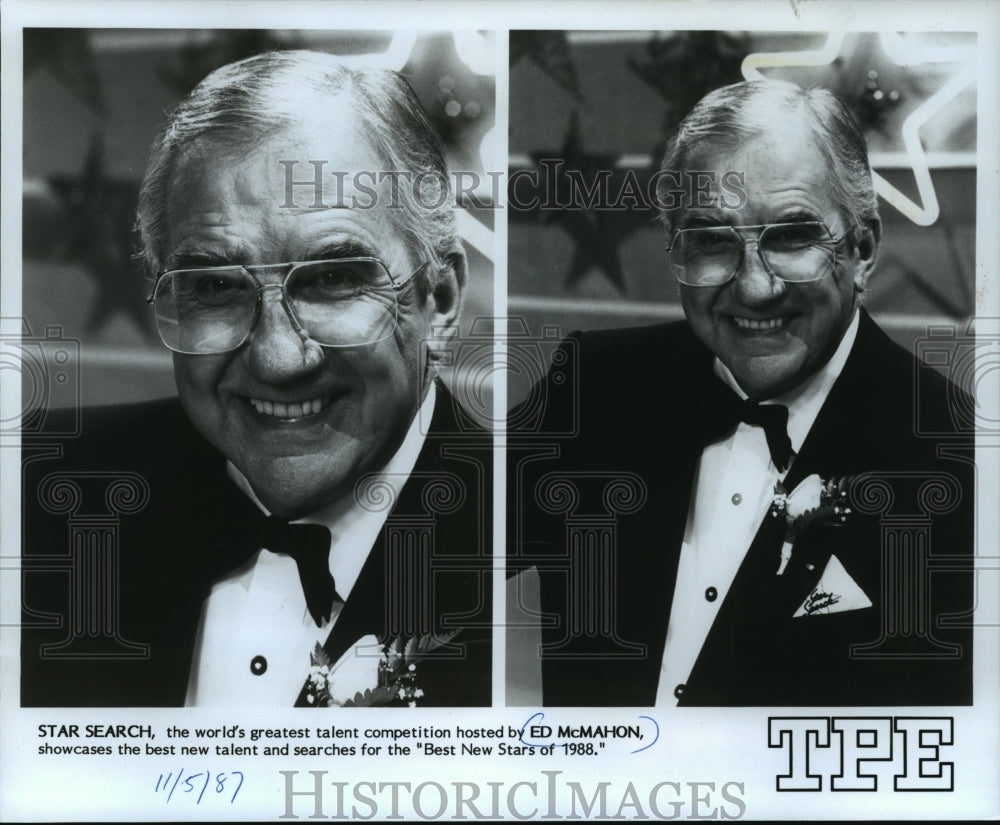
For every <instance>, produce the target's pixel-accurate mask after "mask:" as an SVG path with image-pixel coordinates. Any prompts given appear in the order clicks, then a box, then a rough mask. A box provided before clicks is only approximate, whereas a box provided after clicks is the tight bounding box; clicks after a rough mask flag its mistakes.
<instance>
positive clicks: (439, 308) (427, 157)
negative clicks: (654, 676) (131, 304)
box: [22, 52, 492, 707]
mask: <svg viewBox="0 0 1000 825" xmlns="http://www.w3.org/2000/svg"><path fill="white" fill-rule="evenodd" d="M303 170H309V172H308V173H306V172H304V171H303ZM314 171H315V172H316V175H313V174H312V173H313V172H314ZM320 173H322V174H320ZM400 181H402V183H400ZM413 181H419V182H420V185H414V184H413ZM390 186H391V187H392V188H390ZM453 210H454V200H453V198H452V197H451V196H450V192H449V190H448V180H447V169H446V167H445V162H444V157H443V152H442V149H441V147H440V145H439V143H438V140H437V138H436V136H435V135H434V133H433V131H432V130H431V128H430V126H429V124H428V122H427V119H426V116H425V115H424V113H423V111H422V110H421V108H420V105H419V102H418V101H417V99H416V97H415V95H414V94H413V92H412V90H411V89H410V87H409V86H408V84H407V83H406V81H405V80H404V79H402V78H401V77H400V76H399V75H397V74H395V73H393V72H386V71H379V70H352V69H348V68H346V67H345V66H343V65H342V64H340V63H339V62H338V61H337V60H336V59H335V58H333V57H332V56H330V55H325V54H319V53H314V52H285V53H282V52H278V53H271V54H265V55H259V56H257V57H253V58H249V59H247V60H244V61H241V62H238V63H234V64H231V65H229V66H225V67H223V68H221V69H219V70H217V71H215V72H213V73H212V74H211V75H209V76H208V77H207V78H206V79H205V80H204V81H203V82H202V83H201V84H200V85H199V86H198V87H197V88H195V90H194V91H193V92H192V93H191V94H190V95H189V97H188V98H186V99H185V100H184V101H182V102H181V103H180V105H179V106H178V107H177V108H176V109H175V110H174V111H173V112H172V113H171V115H170V120H169V122H168V124H167V126H166V128H165V129H164V131H163V133H162V134H161V135H160V137H159V138H158V139H157V141H156V143H155V144H154V146H153V151H152V156H151V160H150V163H149V166H148V169H147V172H146V177H145V179H144V181H143V186H142V191H141V194H140V202H139V228H140V230H141V233H142V239H143V244H144V257H145V261H146V264H147V266H148V269H149V272H150V274H151V282H150V289H149V304H150V306H151V309H152V311H153V313H154V315H155V318H156V326H157V329H158V331H159V334H160V337H161V338H162V341H163V343H164V344H165V345H166V346H167V347H168V348H169V349H170V350H171V351H172V352H173V360H174V373H175V378H176V384H177V391H178V398H177V399H174V400H170V401H167V402H158V403H154V404H149V405H143V406H142V407H140V408H132V407H129V408H124V409H118V410H110V411H99V412H96V413H88V415H87V417H86V418H85V427H84V436H83V438H81V439H80V440H79V443H76V444H72V445H70V448H69V450H68V454H67V456H65V457H64V459H63V460H62V462H61V463H60V465H59V472H61V473H64V474H68V475H69V476H72V477H73V478H76V477H77V475H79V476H81V477H89V478H91V479H93V478H95V477H100V476H101V474H104V475H105V476H107V477H113V476H114V474H115V473H116V472H118V473H121V474H122V475H123V477H125V478H127V479H129V483H131V484H133V486H134V488H135V491H136V492H135V494H134V495H135V498H136V499H137V500H138V499H142V501H141V505H142V506H138V503H137V506H136V507H134V508H131V510H136V511H137V512H135V513H134V514H132V513H131V510H130V511H129V512H130V515H129V516H123V517H122V518H121V523H120V531H119V533H118V552H116V553H113V554H112V555H111V556H110V557H109V558H108V559H105V560H104V561H102V564H105V565H107V568H106V569H107V570H108V571H109V575H110V576H111V577H112V585H111V589H110V591H109V592H108V593H107V594H105V595H106V598H107V601H108V603H107V605H106V609H107V610H108V611H110V612H109V613H108V615H109V616H111V617H112V618H111V619H110V620H103V621H102V623H101V626H100V628H98V630H99V631H100V632H96V633H95V632H94V628H88V629H87V630H88V634H89V635H90V636H92V637H94V644H93V645H92V648H93V650H91V651H90V652H89V653H88V654H87V655H84V656H68V657H59V656H52V655H46V653H45V651H46V649H47V648H46V647H45V645H46V644H48V645H49V646H50V647H51V644H52V642H53V641H56V639H55V637H58V636H59V635H60V634H59V633H55V634H52V633H48V634H47V633H46V632H40V633H37V634H36V633H32V632H30V631H26V632H25V634H24V636H23V639H24V645H23V648H22V658H23V680H22V687H23V691H22V702H23V703H24V704H39V705H47V704H81V705H180V704H184V703H187V704H188V705H216V706H217V705H227V706H229V705H237V706H241V705H242V706H250V705H258V706H273V707H281V706H291V705H293V704H296V703H298V704H306V705H325V704H330V703H335V704H342V703H344V702H346V701H349V700H354V698H355V695H356V694H358V693H360V694H361V695H362V697H363V702H362V703H374V704H385V703H396V704H409V703H413V702H416V703H418V704H428V705H482V704H489V702H490V661H491V660H490V645H489V624H490V622H491V618H492V617H491V613H490V601H489V594H490V587H489V583H488V570H489V568H490V566H491V561H490V551H489V546H488V543H487V541H486V539H485V537H486V536H488V535H489V532H490V531H489V529H488V525H489V523H490V522H489V519H490V500H491V499H490V493H489V489H488V487H489V482H490V478H491V473H490V469H489V463H488V461H486V460H485V459H484V458H483V456H485V455H489V449H488V447H489V436H488V434H487V433H485V432H482V431H476V430H472V429H470V427H469V426H468V425H460V423H459V420H460V419H461V420H463V421H464V420H466V419H462V417H461V411H460V410H459V408H458V407H457V405H456V403H455V401H454V400H453V399H452V397H451V396H450V395H449V393H448V391H447V390H446V389H445V387H444V385H443V384H442V383H440V382H439V381H438V380H437V379H436V375H437V372H438V367H439V365H440V363H441V360H442V357H443V354H444V353H445V352H446V350H447V348H448V344H449V341H450V340H451V338H452V336H453V334H454V333H455V331H456V329H457V317H458V312H459V308H460V305H461V300H462V295H463V291H464V289H465V283H466V260H465V254H464V251H463V248H462V244H461V241H460V239H459V238H458V236H457V234H456V229H455V218H454V213H453ZM477 445H478V448H477ZM484 445H485V447H486V449H484ZM44 469H46V470H50V469H52V468H48V467H47V468H44ZM74 473H75V474H76V475H74ZM74 483H78V482H76V481H74ZM79 483H84V482H82V481H81V482H79ZM38 484H43V482H38ZM35 489H36V488H35V487H33V485H32V482H31V478H30V477H29V480H28V482H26V490H28V491H29V494H28V495H27V496H26V499H30V498H31V497H32V494H33V493H34V491H35ZM38 489H40V488H38ZM46 509H47V512H46V513H44V514H43V513H42V511H41V510H40V511H38V512H35V511H34V510H31V509H30V508H28V507H27V505H26V510H27V526H26V536H27V539H26V543H27V544H30V543H34V542H44V541H46V540H50V541H58V539H52V538H49V539H45V538H43V536H51V535H57V534H53V533H52V532H51V531H53V530H56V531H57V530H58V529H60V525H59V523H58V522H59V521H60V520H59V519H53V518H52V514H51V508H46V507H45V503H44V502H43V503H42V510H46ZM64 518H65V517H63V519H62V520H61V521H62V525H61V529H62V530H65V521H64ZM63 541H65V539H63ZM87 563H89V562H86V561H85V560H84V561H79V562H76V567H77V568H80V567H81V565H83V564H87ZM115 567H117V569H115ZM74 575H79V576H82V575H83V573H82V572H81V571H80V570H79V569H76V570H74ZM119 582H120V584H119ZM33 584H34V585H38V584H40V583H39V582H34V581H33ZM58 594H59V590H58V588H54V587H52V585H51V583H49V585H48V586H47V587H44V588H43V587H40V586H39V587H37V590H36V589H35V588H34V587H33V588H32V590H31V592H30V593H29V594H28V595H26V600H25V607H26V612H30V610H31V609H39V608H42V607H44V606H46V605H48V606H50V607H51V608H52V609H53V611H54V612H58V611H59V610H60V609H62V610H64V611H66V610H68V609H69V606H68V605H65V604H62V605H60V603H59V595H58ZM85 595H87V594H85ZM76 596H77V599H78V600H79V593H77V594H76ZM87 597H88V598H89V595H88V596H87ZM62 599H63V602H65V588H63V592H62ZM99 608H100V609H105V608H104V607H101V606H99V605H92V606H90V607H87V608H86V609H88V610H90V609H93V610H98V609H99ZM63 635H65V634H63ZM109 637H110V638H109ZM408 645H409V646H408ZM387 646H388V647H393V649H395V650H397V651H402V650H403V649H404V648H405V649H406V650H407V653H406V655H405V657H403V658H401V659H399V660H398V661H397V660H396V659H392V660H391V661H390V660H389V659H386V661H385V662H384V663H383V664H388V665H389V666H388V667H380V664H379V662H380V659H382V658H383V656H382V654H383V652H384V651H385V650H386V649H388V648H387ZM411 664H413V665H415V667H414V668H410V667H409V666H410V665H411ZM324 668H326V669H325V670H324ZM331 670H332V671H333V675H330V671H331ZM58 684H64V685H65V684H73V685H74V688H73V691H72V695H71V696H66V695H65V694H63V693H62V692H60V691H59V690H56V689H55V687H54V686H55V685H58ZM366 690H372V691H374V694H371V695H365V691H366ZM359 701H362V700H361V699H359Z"/></svg>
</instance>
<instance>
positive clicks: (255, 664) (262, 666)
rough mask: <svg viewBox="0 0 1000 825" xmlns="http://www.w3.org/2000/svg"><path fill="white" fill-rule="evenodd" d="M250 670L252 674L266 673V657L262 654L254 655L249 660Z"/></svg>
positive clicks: (261, 674) (260, 674)
mask: <svg viewBox="0 0 1000 825" xmlns="http://www.w3.org/2000/svg"><path fill="white" fill-rule="evenodd" d="M250 672H251V673H252V674H253V675H254V676H263V675H264V674H265V673H267V659H265V658H264V657H263V656H254V657H253V658H252V659H251V660H250Z"/></svg>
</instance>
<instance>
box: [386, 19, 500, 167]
mask: <svg viewBox="0 0 1000 825" xmlns="http://www.w3.org/2000/svg"><path fill="white" fill-rule="evenodd" d="M457 37H458V36H457V35H452V34H441V35H436V36H424V37H422V38H421V39H420V40H419V41H418V42H417V44H416V46H415V48H414V49H413V53H412V55H411V57H410V63H409V64H408V65H412V66H415V67H418V68H417V70H416V71H412V72H411V71H408V70H407V71H404V74H406V75H407V78H408V79H409V81H410V83H411V85H412V86H413V90H414V91H415V92H416V93H417V97H419V98H420V101H421V102H422V103H423V105H424V109H425V110H426V112H427V116H428V118H429V120H430V122H431V124H432V125H433V126H434V130H435V131H436V132H437V133H438V135H439V136H440V137H441V140H442V141H443V143H444V145H445V147H446V149H447V151H448V161H449V166H450V167H451V168H452V169H456V170H462V171H473V172H482V170H483V163H482V157H481V155H480V151H479V147H480V144H481V143H482V139H483V135H485V134H486V132H488V131H489V130H490V129H491V128H492V127H493V122H494V105H495V103H494V101H495V98H496V81H495V79H494V77H493V76H492V75H491V74H486V73H481V72H477V71H475V70H474V69H473V68H470V66H469V65H468V63H467V62H466V61H465V60H463V59H462V56H461V54H460V51H459V42H461V43H462V50H463V51H467V50H468V48H469V43H468V40H467V39H456V38H457ZM479 48H480V50H481V51H482V52H484V53H486V54H491V53H492V50H491V49H490V48H488V44H487V43H486V41H481V42H479ZM482 62H483V63H485V62H490V63H492V60H489V61H482ZM477 68H485V66H483V65H480V66H477Z"/></svg>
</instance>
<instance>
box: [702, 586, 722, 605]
mask: <svg viewBox="0 0 1000 825" xmlns="http://www.w3.org/2000/svg"><path fill="white" fill-rule="evenodd" d="M705 598H706V599H708V600H709V601H710V602H714V601H715V600H716V599H717V598H719V591H718V590H716V589H715V588H714V587H710V588H708V590H706V591H705Z"/></svg>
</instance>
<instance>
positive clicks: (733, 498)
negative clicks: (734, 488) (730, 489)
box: [730, 493, 743, 504]
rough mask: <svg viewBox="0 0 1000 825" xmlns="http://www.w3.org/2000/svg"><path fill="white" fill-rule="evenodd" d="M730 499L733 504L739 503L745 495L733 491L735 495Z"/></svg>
mask: <svg viewBox="0 0 1000 825" xmlns="http://www.w3.org/2000/svg"><path fill="white" fill-rule="evenodd" d="M730 501H732V502H733V504H739V503H740V502H741V501H743V496H741V495H740V494H739V493H733V497H732V498H731V499H730Z"/></svg>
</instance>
